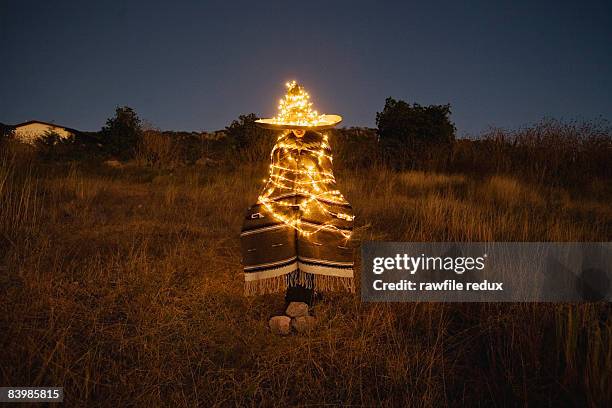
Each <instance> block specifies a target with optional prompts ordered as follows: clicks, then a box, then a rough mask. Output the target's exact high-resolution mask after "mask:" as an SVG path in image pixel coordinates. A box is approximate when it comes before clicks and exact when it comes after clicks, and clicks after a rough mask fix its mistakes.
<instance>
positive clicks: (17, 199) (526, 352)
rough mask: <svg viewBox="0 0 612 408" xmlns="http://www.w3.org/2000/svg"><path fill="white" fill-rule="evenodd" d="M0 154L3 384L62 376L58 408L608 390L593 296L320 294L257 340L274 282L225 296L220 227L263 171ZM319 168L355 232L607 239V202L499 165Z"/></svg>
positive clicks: (608, 350) (607, 332) (227, 251)
mask: <svg viewBox="0 0 612 408" xmlns="http://www.w3.org/2000/svg"><path fill="white" fill-rule="evenodd" d="M0 163H1V164H0V220H2V221H1V223H0V228H1V230H0V245H1V246H2V251H0V256H1V258H0V268H1V273H0V296H2V298H3V300H4V301H3V302H2V303H1V307H0V332H1V333H2V335H1V336H0V347H1V348H2V350H3V353H2V355H3V356H2V361H1V363H0V383H1V384H2V385H29V386H43V385H47V386H64V387H65V395H66V403H67V405H70V406H94V405H101V406H125V405H139V406H141V405H151V406H160V405H169V406H193V405H196V403H199V404H200V405H204V406H217V405H235V404H237V405H268V406H271V405H275V406H282V405H296V404H297V405H309V404H316V405H323V404H332V405H368V406H372V405H387V406H397V405H402V406H406V405H409V406H440V405H462V404H470V405H474V404H483V405H493V404H494V403H497V405H523V404H527V403H528V402H531V403H532V404H533V405H542V404H546V405H600V404H603V403H605V402H606V401H608V402H609V401H610V398H611V395H610V392H611V391H610V390H611V389H612V387H610V385H611V384H612V378H611V376H612V322H611V321H610V309H609V306H608V305H607V304H603V305H602V304H582V305H553V304H506V305H498V304H482V305H481V304H464V305H462V304H446V305H445V304H433V303H432V304H365V303H361V302H360V301H359V298H358V297H357V296H348V295H342V294H330V295H328V296H327V297H326V298H325V300H324V301H323V302H321V303H320V304H318V305H317V309H316V314H317V315H318V317H319V321H320V322H321V328H320V330H318V331H317V332H316V333H315V334H314V335H312V336H292V337H289V338H279V337H275V336H273V335H270V334H269V333H268V331H267V329H266V322H267V320H268V318H269V317H270V316H271V315H273V314H275V313H277V312H279V311H280V310H282V307H283V299H282V296H280V295H274V296H264V297H255V298H245V297H243V296H242V295H241V294H242V277H241V274H240V271H241V266H240V254H239V241H238V235H239V229H240V222H241V218H242V214H243V212H244V210H245V209H246V207H247V206H248V205H249V204H250V203H251V202H252V201H253V200H255V198H256V196H257V190H258V187H259V185H260V184H261V183H260V182H259V180H261V178H262V177H263V175H264V174H265V167H264V166H239V167H237V168H233V169H224V168H213V169H211V168H202V167H198V166H193V167H185V168H177V169H175V170H174V171H173V172H170V171H164V170H159V169H145V168H140V167H138V166H135V165H132V166H126V167H123V168H120V169H113V168H106V167H103V166H93V165H92V166H85V165H84V164H82V165H72V166H68V165H62V164H52V165H45V167H42V168H41V166H42V165H40V164H37V163H33V162H31V161H27V160H26V161H25V162H23V161H20V160H17V159H15V158H11V157H8V156H7V155H6V154H5V155H4V156H3V158H2V159H1V160H0ZM337 178H338V179H339V183H340V188H341V190H342V191H343V192H345V195H346V196H347V198H348V199H349V201H350V202H351V203H352V204H353V206H354V208H355V210H356V213H357V222H358V225H357V226H358V229H357V231H358V234H357V235H358V236H357V238H358V241H359V240H370V239H384V240H411V241H424V240H427V241H450V240H471V241H487V240H497V241H530V240H531V241H548V240H550V241H589V240H596V241H607V240H609V239H610V226H611V222H612V213H611V209H610V206H609V197H608V199H606V198H605V197H604V198H601V199H596V198H585V197H581V196H576V195H573V194H572V193H570V192H568V191H564V190H561V189H558V188H549V187H542V186H532V185H529V186H528V185H524V184H522V183H521V182H520V181H518V180H515V179H512V178H510V177H504V178H501V177H493V178H485V179H482V180H478V179H474V178H470V177H466V176H461V175H436V174H429V173H417V172H409V173H392V172H389V171H388V170H385V169H378V170H376V171H371V170H369V171H367V172H360V171H357V170H345V171H341V172H339V174H338V177H337ZM358 243H359V242H357V244H358Z"/></svg>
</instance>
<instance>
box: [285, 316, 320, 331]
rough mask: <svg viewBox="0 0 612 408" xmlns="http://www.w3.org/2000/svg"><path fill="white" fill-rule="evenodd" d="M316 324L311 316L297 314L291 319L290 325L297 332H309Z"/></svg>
mask: <svg viewBox="0 0 612 408" xmlns="http://www.w3.org/2000/svg"><path fill="white" fill-rule="evenodd" d="M316 325H317V320H316V319H315V318H314V317H313V316H298V317H296V318H294V319H293V320H292V321H291V326H292V327H293V328H294V329H295V331H296V332H298V333H310V332H311V331H313V330H314V328H315V326H316Z"/></svg>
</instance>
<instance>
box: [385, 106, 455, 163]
mask: <svg viewBox="0 0 612 408" xmlns="http://www.w3.org/2000/svg"><path fill="white" fill-rule="evenodd" d="M450 113H451V112H450V105H430V106H421V105H419V104H416V103H415V104H413V105H410V104H409V103H406V102H404V101H401V100H400V101H396V100H395V99H393V98H387V100H386V101H385V107H384V109H383V111H382V112H377V113H376V125H377V126H378V136H379V139H380V144H381V153H382V156H383V159H384V160H385V161H386V162H387V163H388V164H389V165H390V166H391V167H393V168H395V169H406V168H411V169H415V168H418V169H422V168H430V169H439V168H443V167H445V166H446V164H447V160H448V158H449V155H450V152H451V149H452V145H453V142H454V141H455V125H454V124H453V123H452V122H451V121H450Z"/></svg>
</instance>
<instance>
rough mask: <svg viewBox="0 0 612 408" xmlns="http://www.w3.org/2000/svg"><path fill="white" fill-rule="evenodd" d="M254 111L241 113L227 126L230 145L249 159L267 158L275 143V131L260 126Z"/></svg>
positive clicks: (226, 131) (226, 130)
mask: <svg viewBox="0 0 612 408" xmlns="http://www.w3.org/2000/svg"><path fill="white" fill-rule="evenodd" d="M257 119H258V117H257V115H256V114H254V113H249V114H248V115H240V116H238V119H237V120H233V121H232V123H231V124H230V125H229V126H227V127H226V128H225V133H226V135H227V139H228V141H229V143H230V146H231V147H232V149H233V150H234V151H236V152H237V153H238V154H239V155H240V156H241V158H244V159H246V160H247V161H259V160H262V159H263V160H267V159H268V157H269V156H268V155H269V154H270V149H271V148H272V146H273V145H274V132H272V131H270V130H268V129H264V128H261V127H259V126H258V125H257V124H256V123H255V121H256V120H257Z"/></svg>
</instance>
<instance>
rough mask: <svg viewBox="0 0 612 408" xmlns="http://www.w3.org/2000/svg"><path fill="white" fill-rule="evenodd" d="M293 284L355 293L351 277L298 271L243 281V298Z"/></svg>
mask: <svg viewBox="0 0 612 408" xmlns="http://www.w3.org/2000/svg"><path fill="white" fill-rule="evenodd" d="M295 284H299V285H301V286H304V287H306V288H309V289H311V288H315V290H316V291H325V292H329V291H346V292H350V293H355V281H354V279H353V278H352V277H342V276H328V275H318V274H313V273H307V272H303V271H301V270H299V269H298V270H295V271H293V272H291V273H289V274H287V275H280V276H274V277H272V278H267V279H259V280H252V281H245V282H244V294H245V296H255V295H266V294H269V293H278V292H282V291H284V290H286V289H287V287H289V286H292V285H295Z"/></svg>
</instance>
